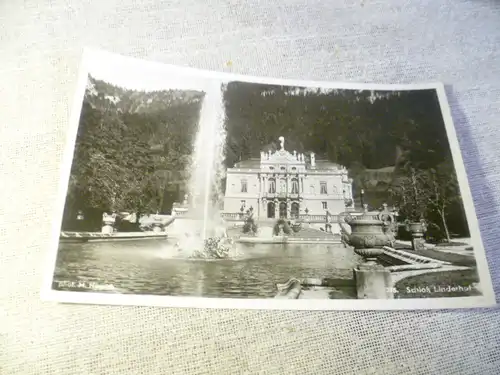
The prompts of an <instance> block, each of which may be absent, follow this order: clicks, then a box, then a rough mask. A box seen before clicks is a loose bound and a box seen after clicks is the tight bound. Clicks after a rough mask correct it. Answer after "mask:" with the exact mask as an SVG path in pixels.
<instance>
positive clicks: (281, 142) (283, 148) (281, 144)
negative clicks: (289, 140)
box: [278, 137, 285, 151]
mask: <svg viewBox="0 0 500 375" xmlns="http://www.w3.org/2000/svg"><path fill="white" fill-rule="evenodd" d="M278 139H279V141H280V151H284V150H285V137H279V138H278Z"/></svg>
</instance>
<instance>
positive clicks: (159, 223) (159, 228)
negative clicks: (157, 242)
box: [151, 216, 163, 233]
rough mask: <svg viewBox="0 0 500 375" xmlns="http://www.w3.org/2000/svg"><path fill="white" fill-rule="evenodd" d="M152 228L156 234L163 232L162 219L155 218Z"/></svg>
mask: <svg viewBox="0 0 500 375" xmlns="http://www.w3.org/2000/svg"><path fill="white" fill-rule="evenodd" d="M151 226H152V227H153V232H155V233H160V232H163V222H162V219H161V217H159V216H154V217H153V222H152V223H151Z"/></svg>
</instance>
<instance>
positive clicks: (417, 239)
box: [406, 219, 427, 250]
mask: <svg viewBox="0 0 500 375" xmlns="http://www.w3.org/2000/svg"><path fill="white" fill-rule="evenodd" d="M406 230H407V231H408V232H410V233H411V237H412V240H411V244H412V247H413V250H424V249H425V239H424V235H425V232H426V231H427V224H426V222H425V220H423V219H422V220H420V221H417V222H412V221H407V222H406Z"/></svg>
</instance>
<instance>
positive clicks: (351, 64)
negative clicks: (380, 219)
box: [0, 0, 500, 375]
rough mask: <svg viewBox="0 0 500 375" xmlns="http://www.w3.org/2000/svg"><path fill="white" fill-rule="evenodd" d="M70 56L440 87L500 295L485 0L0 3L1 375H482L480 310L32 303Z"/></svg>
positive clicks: (50, 209) (52, 200) (492, 33)
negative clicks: (88, 51)
mask: <svg viewBox="0 0 500 375" xmlns="http://www.w3.org/2000/svg"><path fill="white" fill-rule="evenodd" d="M84 46H91V47H99V48H103V49H107V50H110V51H112V52H118V53H121V54H126V55H131V56H135V57H141V58H145V59H151V60H157V61H163V62H168V63H173V64H180V65H189V66H193V67H199V68H206V69H214V70H224V71H232V72H237V73H246V74H252V75H263V76H274V77H284V78H303V79H314V80H337V81H338V80H340V81H358V82H363V81H365V82H378V83H410V82H421V81H434V80H441V81H444V82H445V83H446V84H449V85H451V86H450V87H449V88H448V94H449V99H450V102H451V105H452V112H453V117H454V121H455V123H456V126H457V128H458V134H459V138H460V139H459V140H460V144H461V146H462V148H463V155H464V158H465V162H466V168H467V171H468V174H469V178H470V181H471V185H472V191H473V195H474V198H475V203H476V207H477V211H478V214H479V216H480V224H481V227H482V231H483V236H484V241H485V244H486V247H487V251H488V259H489V262H490V265H491V269H492V274H493V278H494V282H495V285H496V292H497V294H498V291H499V277H500V274H499V272H498V268H499V259H500V256H499V255H498V254H499V253H498V247H497V244H498V242H499V235H498V234H497V226H498V223H499V220H500V217H499V207H500V206H499V204H500V203H499V200H498V195H499V193H500V189H499V186H500V167H499V165H498V164H499V162H498V161H499V160H500V147H498V144H499V141H498V140H499V139H500V126H499V121H500V109H499V108H500V3H499V2H498V1H486V0H475V1H472V0H470V1H464V0H450V1H444V0H428V1H422V0H420V1H401V0H392V1H388V0H386V1H374V0H366V1H364V2H363V1H361V0H349V1H347V0H346V1H333V0H325V1H320V0H309V1H306V0H302V1H300V0H281V1H272V0H269V1H243V0H233V1H229V0H227V1H209V0H198V1H195V0H178V1H142V2H136V1H132V0H121V1H116V0H106V1H103V0H101V1H97V0H96V1H77V0H74V1H71V0H52V1H48V0H35V1H24V2H21V1H17V2H16V1H13V0H11V1H9V0H3V1H2V0H0V121H1V122H0V184H1V185H0V196H1V199H0V249H1V257H0V282H1V288H0V304H1V310H0V312H1V314H0V318H1V320H0V322H1V329H0V373H1V374H9V375H10V374H23V375H24V374H26V375H32V374H33V375H34V374H40V375H49V374H50V375H58V374H64V375H66V374H69V375H71V374H85V375H91V374H148V375H149V374H272V375H274V374H384V375H385V374H497V373H498V371H499V368H500V350H499V349H500V346H499V341H500V340H499V338H500V332H499V331H500V319H499V317H500V313H499V311H498V310H494V309H493V310H489V311H466V312H465V311H456V312H424V311H419V312H411V311H408V312H312V313H307V312H276V311H275V312H265V311H262V312H260V311H222V310H220V311H218V310H201V309H200V310H187V309H167V308H143V307H118V306H117V307H105V306H86V305H80V306H77V305H62V304H56V303H42V302H41V301H40V300H39V288H40V283H41V275H42V266H43V262H44V261H45V258H46V255H47V252H48V251H49V247H48V242H47V240H48V238H49V232H50V228H51V220H52V218H53V216H54V214H55V205H56V199H57V183H58V178H59V173H60V168H61V158H62V152H63V145H64V142H65V136H66V132H67V128H68V116H69V110H70V103H71V100H72V98H73V94H74V90H75V84H76V73H77V68H78V64H79V61H80V56H81V49H82V48H83V47H84ZM228 61H232V66H231V67H228V66H227V65H226V63H227V62H228Z"/></svg>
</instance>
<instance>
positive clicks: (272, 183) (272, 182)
mask: <svg viewBox="0 0 500 375" xmlns="http://www.w3.org/2000/svg"><path fill="white" fill-rule="evenodd" d="M268 192H269V193H271V194H275V193H276V180H275V179H274V178H270V179H269V190H268Z"/></svg>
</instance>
